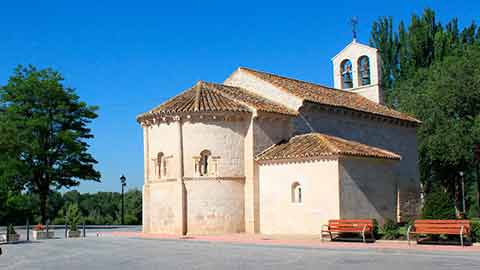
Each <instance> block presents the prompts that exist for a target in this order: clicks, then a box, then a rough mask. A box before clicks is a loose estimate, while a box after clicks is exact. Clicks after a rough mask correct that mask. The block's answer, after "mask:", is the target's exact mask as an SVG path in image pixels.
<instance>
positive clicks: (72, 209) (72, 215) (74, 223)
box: [67, 204, 80, 231]
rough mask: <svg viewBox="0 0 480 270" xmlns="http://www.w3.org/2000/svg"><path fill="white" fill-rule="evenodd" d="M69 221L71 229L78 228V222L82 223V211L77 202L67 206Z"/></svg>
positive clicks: (75, 229)
mask: <svg viewBox="0 0 480 270" xmlns="http://www.w3.org/2000/svg"><path fill="white" fill-rule="evenodd" d="M67 221H68V227H69V228H70V230H71V231H77V230H78V224H79V223H80V211H79V210H78V205H77V204H70V205H68V207H67Z"/></svg>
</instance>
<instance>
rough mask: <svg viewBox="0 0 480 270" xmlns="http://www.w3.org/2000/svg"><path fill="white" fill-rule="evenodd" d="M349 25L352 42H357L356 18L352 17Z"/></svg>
mask: <svg viewBox="0 0 480 270" xmlns="http://www.w3.org/2000/svg"><path fill="white" fill-rule="evenodd" d="M350 24H351V25H352V34H353V40H357V24H358V18H357V16H353V17H352V19H351V20H350Z"/></svg>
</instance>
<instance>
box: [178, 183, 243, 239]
mask: <svg viewBox="0 0 480 270" xmlns="http://www.w3.org/2000/svg"><path fill="white" fill-rule="evenodd" d="M185 188H186V191H187V198H188V200H187V228H188V229H187V230H188V233H189V234H218V233H239V232H244V231H245V223H244V211H243V204H244V193H243V189H244V183H243V180H242V181H239V180H221V181H219V180H199V179H197V180H191V181H185Z"/></svg>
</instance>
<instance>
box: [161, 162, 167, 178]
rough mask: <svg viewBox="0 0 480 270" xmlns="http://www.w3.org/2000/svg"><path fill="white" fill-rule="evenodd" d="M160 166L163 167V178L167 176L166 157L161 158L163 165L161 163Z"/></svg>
mask: <svg viewBox="0 0 480 270" xmlns="http://www.w3.org/2000/svg"><path fill="white" fill-rule="evenodd" d="M162 168H163V176H164V177H165V178H167V173H168V172H167V159H166V158H163V165H162Z"/></svg>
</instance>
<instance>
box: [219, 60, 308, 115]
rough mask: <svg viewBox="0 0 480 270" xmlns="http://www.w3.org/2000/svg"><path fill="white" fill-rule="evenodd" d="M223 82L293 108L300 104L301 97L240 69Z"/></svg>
mask: <svg viewBox="0 0 480 270" xmlns="http://www.w3.org/2000/svg"><path fill="white" fill-rule="evenodd" d="M224 84H226V85H230V86H236V87H242V88H244V89H247V90H249V91H251V92H253V93H257V94H258V95H261V96H263V97H266V98H268V99H270V100H273V101H275V102H277V103H280V104H283V105H284V106H287V107H289V108H291V109H294V110H296V109H298V108H299V107H300V106H302V99H300V98H297V97H294V96H292V95H290V94H288V93H287V92H286V91H283V90H281V89H279V88H278V87H276V86H274V85H272V84H271V83H268V82H266V81H264V80H261V79H259V78H257V77H255V76H253V75H251V74H249V73H248V72H246V71H244V70H241V69H237V70H236V71H235V72H234V73H232V75H230V77H228V78H227V79H226V80H225V82H224Z"/></svg>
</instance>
